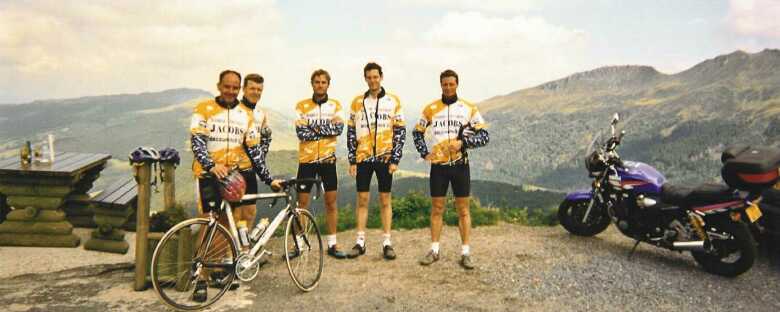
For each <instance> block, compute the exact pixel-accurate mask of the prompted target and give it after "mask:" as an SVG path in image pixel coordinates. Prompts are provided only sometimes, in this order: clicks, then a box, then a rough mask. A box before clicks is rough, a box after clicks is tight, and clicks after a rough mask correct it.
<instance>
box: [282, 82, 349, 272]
mask: <svg viewBox="0 0 780 312" xmlns="http://www.w3.org/2000/svg"><path fill="white" fill-rule="evenodd" d="M310 81H311V87H312V90H313V93H314V94H313V95H312V97H311V98H308V99H304V100H302V101H300V102H298V104H296V105H295V111H296V113H297V118H296V120H295V132H296V133H297V135H298V140H299V145H298V178H299V179H304V178H315V177H320V178H321V179H322V182H323V185H324V187H325V221H326V224H327V228H328V235H326V238H327V240H328V255H330V256H332V257H334V258H337V259H344V258H346V257H347V256H346V254H345V253H344V252H342V251H340V250H338V246H337V242H336V224H337V222H338V210H337V207H336V199H337V197H338V193H337V189H338V178H337V176H336V140H337V138H338V136H339V135H341V132H342V131H343V130H344V118H343V117H342V116H341V115H342V112H341V103H339V102H338V101H336V100H334V99H331V98H328V87H330V74H329V73H328V72H327V71H325V70H323V69H318V70H316V71H314V72H313V73H312V74H311V79H310ZM311 186H312V185H311V184H301V185H299V186H298V206H299V207H301V208H302V209H308V207H309V199H310V198H309V193H310V190H311ZM292 256H297V255H292Z"/></svg>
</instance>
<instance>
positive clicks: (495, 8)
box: [397, 0, 542, 13]
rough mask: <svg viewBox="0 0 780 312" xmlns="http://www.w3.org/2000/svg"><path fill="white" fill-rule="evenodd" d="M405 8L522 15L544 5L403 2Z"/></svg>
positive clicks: (501, 0)
mask: <svg viewBox="0 0 780 312" xmlns="http://www.w3.org/2000/svg"><path fill="white" fill-rule="evenodd" d="M397 3H398V4H400V5H403V6H411V7H426V8H436V9H443V10H463V11H482V12H492V13H522V12H527V11H529V10H531V9H533V8H536V7H538V6H540V5H541V4H542V1H540V0H401V1H398V2H397Z"/></svg>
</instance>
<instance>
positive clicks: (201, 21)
mask: <svg viewBox="0 0 780 312" xmlns="http://www.w3.org/2000/svg"><path fill="white" fill-rule="evenodd" d="M282 24H283V21H282V16H281V14H280V12H279V11H278V10H277V9H276V7H275V4H274V3H273V1H261V2H257V3H252V4H248V3H244V2H239V1H227V2H223V3H221V4H219V6H217V5H213V4H210V3H208V2H197V1H160V2H157V1H142V2H138V1H111V2H107V1H106V2H86V1H81V2H63V1H39V2H34V3H28V2H7V3H4V4H0V59H2V60H3V61H0V76H1V77H4V78H0V84H2V85H3V87H4V88H9V89H14V90H15V91H14V92H13V93H15V94H18V95H20V96H19V97H20V98H25V99H29V98H30V97H31V96H30V94H31V93H33V92H41V91H44V92H46V93H45V94H40V95H38V94H36V95H34V96H32V97H33V98H50V97H67V96H79V95H84V94H105V93H114V92H137V91H142V90H143V91H145V90H150V89H151V90H155V89H160V88H165V87H172V86H195V87H204V88H207V89H212V88H209V87H211V86H213V82H212V81H213V80H214V79H213V76H215V73H216V72H218V71H219V70H220V69H222V68H237V67H241V66H251V65H254V63H252V60H255V59H257V58H260V57H264V56H268V55H271V54H273V53H274V47H275V45H274V43H278V42H281V41H283V40H282V38H281V37H279V36H278V35H277V34H278V30H279V29H280V28H281V26H282ZM12 77H13V78H12ZM205 77H208V78H209V79H208V81H209V83H208V84H205V83H204V79H205ZM41 86H46V88H44V89H45V90H42V88H41ZM9 93H11V92H9ZM1 100H3V99H0V101H1Z"/></svg>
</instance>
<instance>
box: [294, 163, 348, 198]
mask: <svg viewBox="0 0 780 312" xmlns="http://www.w3.org/2000/svg"><path fill="white" fill-rule="evenodd" d="M312 178H319V179H320V180H322V183H323V184H324V188H325V191H326V192H330V191H335V190H337V189H338V183H339V180H338V177H337V176H336V164H335V163H334V164H298V179H312ZM311 187H312V183H303V184H299V185H298V193H309V192H311Z"/></svg>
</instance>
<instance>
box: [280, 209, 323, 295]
mask: <svg viewBox="0 0 780 312" xmlns="http://www.w3.org/2000/svg"><path fill="white" fill-rule="evenodd" d="M297 212H298V214H297V215H293V216H291V217H290V218H289V219H287V229H286V230H285V233H284V237H285V239H284V249H285V251H286V252H285V261H286V262H287V270H288V271H289V272H290V277H291V278H292V280H293V283H295V286H297V287H298V288H299V289H300V290H303V291H311V290H312V289H314V288H315V287H317V283H319V281H320V277H321V276H322V265H323V255H324V251H323V248H322V238H321V237H320V231H319V229H318V228H317V223H316V222H314V217H312V215H311V213H309V212H308V211H306V210H302V209H297Z"/></svg>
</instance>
